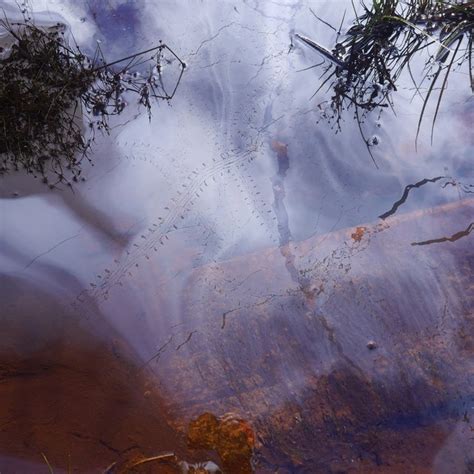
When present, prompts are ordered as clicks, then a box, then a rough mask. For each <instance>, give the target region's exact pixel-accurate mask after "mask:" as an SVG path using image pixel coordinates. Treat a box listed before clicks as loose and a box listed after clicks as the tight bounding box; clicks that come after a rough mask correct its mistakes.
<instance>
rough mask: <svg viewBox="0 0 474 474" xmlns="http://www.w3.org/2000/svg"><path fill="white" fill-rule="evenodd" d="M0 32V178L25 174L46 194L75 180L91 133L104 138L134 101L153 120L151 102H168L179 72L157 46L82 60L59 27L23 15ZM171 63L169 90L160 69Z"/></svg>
mask: <svg viewBox="0 0 474 474" xmlns="http://www.w3.org/2000/svg"><path fill="white" fill-rule="evenodd" d="M2 29H3V30H4V31H5V32H6V34H9V35H11V38H12V45H11V47H10V48H0V104H1V107H0V175H2V174H5V173H7V172H8V171H10V170H12V169H14V170H20V169H24V170H26V171H27V172H28V173H31V174H33V175H34V176H35V177H38V176H40V177H42V178H43V181H44V182H45V183H48V184H49V185H50V186H51V187H54V186H55V185H57V184H58V183H60V182H64V183H67V184H69V185H71V184H72V183H71V181H77V180H78V179H79V178H80V175H81V163H83V160H85V159H86V160H88V161H91V157H90V153H89V152H90V150H91V146H92V144H93V142H94V138H95V134H96V132H98V131H99V132H102V133H109V131H110V124H109V119H110V117H111V116H114V115H120V114H121V113H122V112H123V111H124V109H125V108H126V106H127V104H128V103H129V102H130V101H132V100H133V99H132V97H135V101H136V102H137V103H138V105H139V107H141V108H144V109H145V110H146V111H147V113H148V115H149V117H150V118H151V110H152V103H153V101H154V100H164V101H169V100H171V99H172V98H173V96H174V94H175V92H176V90H177V88H178V85H179V83H180V80H181V77H182V74H183V71H184V67H185V64H184V63H183V62H182V61H181V60H180V59H179V57H178V56H177V55H176V54H175V53H174V52H173V51H172V50H171V49H170V48H169V47H168V46H167V45H166V44H164V43H162V42H160V43H159V44H158V45H157V46H155V47H152V48H150V49H148V50H146V51H141V52H138V53H136V54H133V55H131V56H128V57H124V58H121V59H119V60H117V61H113V62H107V61H106V60H105V57H104V55H103V53H102V50H101V48H100V46H98V47H97V49H96V51H95V54H94V56H93V57H88V56H87V55H86V54H84V53H83V52H82V51H81V49H80V48H79V46H78V45H77V44H74V45H70V44H69V42H68V41H67V39H66V38H67V35H66V34H65V33H66V28H65V26H64V25H62V24H60V23H58V24H57V25H55V26H53V27H49V28H47V27H41V26H37V25H36V24H35V23H34V22H33V21H32V20H31V19H30V18H29V17H28V16H27V15H26V14H24V16H23V21H21V22H15V23H13V22H9V21H8V19H7V18H6V17H5V19H3V20H0V31H1V30H2ZM171 62H177V63H178V66H179V72H178V74H177V80H176V83H175V84H174V86H173V87H172V89H171V90H167V88H166V87H165V85H164V81H163V78H162V67H163V64H166V63H171ZM84 122H86V124H87V125H86V126H85V125H84ZM51 176H53V179H52V180H51Z"/></svg>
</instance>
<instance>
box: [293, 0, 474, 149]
mask: <svg viewBox="0 0 474 474" xmlns="http://www.w3.org/2000/svg"><path fill="white" fill-rule="evenodd" d="M361 5H362V13H359V14H357V13H356V8H355V5H354V4H353V7H354V13H355V16H356V18H355V21H354V24H353V26H352V27H351V28H350V29H349V30H348V31H347V32H346V33H345V34H344V35H342V36H341V29H340V28H339V31H337V33H338V38H341V39H340V40H337V42H336V45H335V47H334V48H333V49H332V51H329V50H327V49H326V48H324V47H323V46H321V45H319V44H318V43H317V42H315V41H313V40H311V39H309V38H306V37H304V36H301V35H297V36H298V38H299V39H300V40H302V41H303V42H304V43H305V44H307V45H309V46H310V47H312V48H313V49H315V50H317V51H318V52H319V53H320V54H321V55H322V56H323V57H324V59H325V60H326V61H325V63H326V66H325V70H324V73H323V76H322V79H323V80H322V83H321V85H320V86H319V88H318V90H317V91H316V93H317V92H318V91H319V90H321V89H322V88H323V87H324V86H325V85H329V88H330V90H331V91H332V96H331V99H330V101H329V102H328V103H329V106H328V107H321V110H323V114H324V117H325V118H326V119H328V120H329V121H335V123H336V126H337V128H338V129H340V127H341V119H342V117H343V112H344V111H346V110H353V111H354V116H355V118H356V120H357V122H358V124H359V127H361V123H362V122H363V119H364V117H365V116H366V115H367V114H368V113H370V112H372V111H376V110H378V111H381V110H383V109H384V108H388V107H393V100H392V93H393V92H394V91H396V90H397V81H398V79H399V78H400V76H401V74H402V73H403V72H404V71H408V74H409V76H410V78H411V81H412V82H413V85H414V89H415V91H416V94H418V95H419V96H420V97H422V100H423V106H422V110H421V113H420V117H419V121H418V129H417V134H416V136H417V138H418V135H419V132H420V127H421V124H422V121H423V116H424V114H425V111H426V106H427V104H428V101H429V100H430V98H431V97H432V95H433V94H434V91H435V86H436V85H437V84H441V86H440V88H439V93H438V98H437V102H436V108H435V113H434V117H433V123H432V138H433V129H434V124H435V122H436V118H437V115H438V112H439V108H440V104H441V100H442V98H443V94H444V91H445V89H446V87H447V80H448V77H449V75H450V73H451V72H452V70H453V66H455V65H458V64H459V65H461V64H463V63H465V62H467V63H468V69H469V80H470V87H471V89H472V91H473V92H474V81H473V70H472V50H473V45H472V42H473V37H472V32H473V28H474V2H473V1H442V0H420V1H413V0H410V1H402V0H374V1H373V2H372V4H371V5H370V6H367V4H366V3H364V1H363V0H361ZM313 14H314V12H313ZM318 20H321V19H319V18H318ZM321 21H323V20H321ZM324 23H325V24H327V25H328V23H326V22H324ZM341 24H342V23H341ZM328 26H330V27H331V28H332V29H333V30H335V31H336V29H335V28H334V27H333V26H332V25H328ZM431 46H432V47H434V50H433V49H432V48H429V47H431ZM428 51H429V52H428ZM425 52H426V53H427V54H426V56H425V58H424V61H425V63H424V71H423V73H422V77H421V78H419V77H415V75H414V74H413V71H412V69H411V67H410V64H411V61H412V60H413V59H414V58H415V57H419V56H420V55H422V54H423V53H425ZM425 81H429V82H430V84H429V86H428V87H427V92H426V93H425V94H423V93H422V90H421V87H422V85H423V84H424V83H425ZM316 93H315V94H316ZM360 131H361V134H362V136H363V138H364V140H365V142H366V145H367V147H368V149H369V152H370V146H371V145H374V144H376V143H373V142H372V141H371V140H368V139H366V138H365V136H364V134H363V131H362V128H360Z"/></svg>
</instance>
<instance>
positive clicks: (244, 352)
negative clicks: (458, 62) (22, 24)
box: [0, 0, 474, 473]
mask: <svg viewBox="0 0 474 474" xmlns="http://www.w3.org/2000/svg"><path fill="white" fill-rule="evenodd" d="M7 3H8V5H7V6H4V5H3V4H2V6H3V7H4V8H6V9H5V11H6V14H7V16H9V15H14V13H13V11H14V8H16V7H14V5H12V4H10V3H9V2H7ZM31 7H32V8H33V11H34V15H35V18H36V19H37V21H38V23H39V22H48V21H53V22H54V21H57V19H58V18H60V19H61V18H62V19H63V21H65V22H66V23H67V24H69V25H70V27H71V32H72V35H73V36H74V37H75V39H76V40H77V42H78V43H79V44H80V45H81V46H82V47H83V48H84V49H85V50H89V51H92V50H93V48H94V47H95V43H96V41H100V42H101V46H102V49H103V50H104V52H105V54H106V55H107V58H108V59H110V60H112V59H115V58H118V57H123V56H126V55H128V54H131V53H133V52H135V51H137V50H141V49H146V48H148V47H150V46H153V45H156V44H158V41H159V40H163V41H164V42H165V43H166V44H168V45H169V46H170V47H171V48H172V49H173V50H174V51H175V52H176V53H177V54H178V56H179V57H180V58H181V59H182V60H183V61H184V62H185V63H186V65H187V67H186V70H185V74H184V76H183V79H182V82H181V83H180V86H179V89H178V92H177V95H176V96H175V97H174V99H173V100H172V101H171V102H170V103H169V105H168V104H165V103H159V104H157V106H156V107H155V108H154V110H153V117H152V120H151V121H149V120H148V117H147V116H146V114H140V115H138V116H136V117H135V115H136V111H135V108H134V107H135V106H134V105H133V104H132V105H131V106H130V108H129V111H128V112H127V114H128V115H127V114H125V115H124V116H122V117H121V118H120V119H118V120H115V122H113V125H114V128H113V130H112V133H111V135H110V136H107V137H102V138H100V139H98V141H97V143H96V146H95V148H94V156H93V162H94V167H90V168H87V169H86V170H85V171H84V173H85V174H86V176H87V180H86V181H85V182H84V183H80V184H77V185H76V186H75V187H74V192H71V191H70V190H69V189H63V190H53V191H51V190H49V189H48V188H46V187H44V186H43V185H41V184H40V183H36V182H35V181H33V180H32V179H31V178H27V177H24V176H22V175H10V176H6V177H2V178H1V181H0V189H1V197H2V199H1V200H0V206H1V207H0V226H1V227H0V232H1V233H0V242H1V244H2V245H1V252H0V269H1V279H2V283H1V286H0V293H1V299H0V301H1V303H0V304H1V318H2V319H1V321H2V333H3V334H2V336H1V340H2V343H1V345H0V353H1V355H2V357H1V359H0V380H1V383H0V397H1V398H2V408H1V412H0V427H1V429H0V439H1V440H2V441H1V443H0V446H1V451H0V469H1V471H2V472H43V471H44V472H46V471H45V466H46V464H45V460H44V458H43V457H42V454H41V453H43V454H44V455H45V456H46V458H47V459H48V462H49V463H50V464H51V465H52V467H53V469H54V472H67V470H68V463H70V466H71V469H72V470H73V472H103V471H104V470H105V469H106V468H107V466H109V465H111V464H112V463H114V462H116V463H120V462H125V461H124V460H127V459H132V458H134V457H135V458H136V457H137V456H138V457H139V456H158V455H161V454H163V453H168V452H173V453H174V454H175V456H176V459H177V460H180V462H181V464H180V466H181V467H180V469H181V470H182V471H183V470H184V471H185V469H188V468H187V467H186V466H188V465H191V464H192V463H199V462H202V463H208V464H207V466H208V472H213V471H212V470H211V469H214V467H212V466H216V465H218V466H221V467H222V466H223V465H224V466H225V465H226V464H225V463H226V462H227V461H226V459H227V460H228V459H229V457H228V453H227V454H226V453H224V452H223V448H219V447H216V446H217V445H215V446H214V445H212V446H211V445H207V446H201V448H203V449H201V450H197V449H195V446H193V445H192V443H190V442H189V439H188V441H186V437H185V435H186V432H187V430H188V425H189V423H190V421H191V420H193V419H196V417H198V416H200V415H203V414H205V413H212V414H214V415H215V416H216V417H217V418H218V419H219V420H222V421H220V423H221V424H222V426H227V425H226V423H228V424H229V423H230V422H229V419H228V417H229V416H230V415H228V414H229V413H232V414H233V415H232V416H233V417H234V421H233V423H234V425H232V426H234V429H235V430H237V432H238V433H240V435H239V436H243V437H244V438H245V442H244V441H242V439H243V438H242V439H241V444H240V447H242V445H245V446H247V444H248V445H249V446H251V447H252V449H253V451H252V452H253V456H252V459H251V461H248V459H247V457H246V454H245V449H244V450H243V451H242V452H240V451H238V449H237V448H235V449H236V450H237V451H236V453H237V454H236V453H233V454H232V456H234V457H235V459H236V460H237V461H235V463H234V464H232V466H233V467H232V468H231V469H230V470H229V472H248V469H249V466H252V468H253V469H254V470H255V471H256V472H279V473H283V472H285V473H286V472H308V473H309V472H311V473H314V472H352V470H353V471H354V472H439V473H448V472H470V471H469V469H472V468H473V465H474V457H472V453H473V452H474V447H473V445H472V429H474V428H473V425H472V416H473V405H474V398H473V397H474V383H473V368H474V367H473V363H472V361H473V358H472V357H473V347H474V346H473V329H474V328H473V319H472V318H473V290H472V287H473V263H474V255H473V250H472V235H471V230H472V225H473V224H472V223H473V221H474V202H473V200H472V198H470V196H471V195H472V194H470V193H471V192H472V189H471V188H470V187H469V185H470V184H471V183H473V182H474V180H473V174H474V171H473V170H474V168H473V167H472V155H473V136H472V97H470V96H469V91H468V90H467V87H466V75H465V71H464V70H463V69H462V68H461V69H460V71H459V72H458V73H454V74H453V76H452V79H451V80H450V82H451V84H450V88H449V94H447V96H446V99H445V101H444V103H443V106H442V109H441V111H440V113H439V117H438V121H437V125H436V130H437V133H436V134H435V140H434V143H433V144H432V145H431V144H430V136H429V135H430V129H429V128H430V127H429V125H426V126H425V127H424V128H423V129H422V135H421V137H420V140H419V145H418V151H417V152H416V151H415V146H414V142H415V131H416V126H417V121H418V117H419V115H418V114H419V110H420V101H419V99H418V98H416V97H415V98H414V99H413V90H411V86H410V84H409V83H408V82H407V83H406V84H402V87H401V88H400V90H399V92H398V93H397V96H396V112H397V115H396V116H394V115H393V114H392V113H391V112H385V113H384V114H383V115H382V117H381V119H380V121H378V123H377V120H376V119H377V117H374V118H373V120H368V121H367V122H366V123H365V124H364V127H365V130H366V133H367V135H368V136H376V137H377V142H378V143H377V144H376V146H374V147H373V148H372V149H373V153H374V157H375V160H376V164H377V166H375V165H374V163H373V161H372V160H371V158H370V156H369V154H368V153H367V149H366V147H365V145H364V143H363V141H362V139H361V137H360V134H359V130H358V127H357V124H356V123H355V122H353V121H352V118H351V117H350V116H348V117H347V118H346V121H345V123H344V124H343V127H342V131H341V132H340V133H338V134H335V131H334V130H333V129H331V126H330V125H328V124H327V123H325V121H324V120H321V121H320V118H321V116H320V109H319V107H318V104H319V103H321V102H322V101H323V100H325V99H327V98H328V95H327V94H326V93H325V91H324V90H323V91H321V92H320V93H319V94H318V95H316V96H315V97H312V95H313V93H314V91H315V90H316V89H317V87H318V85H319V83H320V81H319V76H320V74H321V71H320V69H319V68H312V69H307V68H309V67H310V66H312V65H313V64H316V63H318V62H320V61H321V58H320V57H319V56H318V55H317V54H316V53H315V52H314V51H312V50H311V49H309V48H307V47H305V46H304V45H303V44H302V43H301V42H299V41H298V40H297V39H295V37H294V33H295V32H296V33H300V34H303V35H305V36H307V37H310V38H314V39H316V40H318V41H319V42H321V43H323V44H325V45H326V46H327V47H329V48H330V47H331V46H332V45H333V44H334V42H335V40H336V34H335V32H334V31H332V30H331V29H330V28H328V27H327V26H326V25H324V24H323V23H322V22H320V21H318V20H317V19H316V18H315V17H314V15H313V14H312V13H311V10H310V9H312V10H313V11H314V12H315V13H317V15H318V16H320V17H321V18H324V19H325V20H326V21H328V22H329V23H331V24H334V25H339V23H340V21H341V18H342V16H343V14H344V10H346V9H347V14H346V20H345V21H346V24H347V25H349V22H350V21H351V18H352V10H351V9H352V7H351V2H350V1H345V0H344V1H334V0H331V1H317V2H316V1H275V2H273V1H257V0H248V1H235V2H231V1H224V2H221V1H219V2H217V1H197V0H194V1H184V0H183V1H161V0H143V1H130V0H129V1H123V0H108V1H92V0H91V1H89V2H85V1H84V2H82V1H78V2H68V1H66V0H64V1H59V0H49V1H48V0H41V1H40V0H35V1H33V2H31ZM58 15H59V17H58ZM304 69H306V70H304ZM178 73H179V65H178V64H177V62H176V61H170V63H169V64H168V65H167V67H166V68H165V69H164V73H163V74H164V77H165V80H169V81H170V84H171V83H173V80H174V79H175V78H176V77H177V76H176V75H177V74H178ZM431 113H432V111H431ZM318 121H319V123H317V122H318ZM427 123H428V121H427ZM438 176H443V178H442V179H439V180H434V181H433V182H429V181H428V182H427V183H426V184H423V185H420V186H419V187H414V188H411V189H410V190H409V194H408V197H407V198H406V200H404V202H403V203H402V204H401V205H400V206H399V207H398V208H397V211H396V212H395V213H394V214H393V215H391V216H390V217H388V218H387V219H385V220H382V219H380V218H379V216H381V215H383V214H384V213H386V212H387V211H389V210H390V209H391V208H392V206H394V203H396V202H397V201H399V200H400V199H401V198H402V196H403V193H404V190H405V188H406V186H408V185H411V184H415V183H419V182H420V181H422V180H424V179H433V178H436V177H438ZM226 416H227V418H226ZM239 423H240V424H239ZM199 426H200V429H202V433H201V434H202V437H206V436H208V431H206V430H208V427H207V425H205V424H204V425H203V426H201V425H199ZM229 426H230V425H229ZM243 426H244V427H245V429H244V428H242V427H243ZM196 429H197V428H196ZM209 429H210V428H209ZM223 429H224V428H222V430H223ZM239 430H240V431H239ZM248 430H251V431H252V432H253V438H252V436H251V435H249V434H248ZM206 433H207V434H206ZM242 433H247V435H245V436H244V435H243V434H242ZM222 436H224V435H222ZM229 436H231V435H229ZM235 436H237V435H235V433H234V438H232V439H233V440H234V442H235ZM246 436H247V437H246ZM188 438H189V436H188ZM229 439H230V438H229ZM246 443H247V444H246ZM237 445H239V443H237ZM232 449H233V448H232ZM232 449H231V451H232ZM226 456H227V457H226ZM232 456H231V458H232ZM239 456H240V457H239ZM232 459H234V458H232ZM211 461H212V462H211ZM223 463H224V464H223ZM178 464H179V463H178V461H176V462H175V461H169V463H168V465H167V466H168V467H164V466H165V464H162V463H160V466H161V467H155V465H154V466H153V467H151V465H150V466H149V465H148V464H147V465H146V466H145V464H144V465H143V466H145V467H144V469H145V468H148V467H150V469H161V468H163V469H171V470H172V469H175V470H176V469H178V467H177V466H178ZM117 466H119V464H116V465H114V466H113V467H112V469H114V468H117V469H118V467H117ZM209 466H210V467H209ZM235 466H240V467H239V468H238V469H240V470H238V469H237V468H236V467H235ZM46 467H47V466H46ZM236 469H237V470H236ZM246 469H247V470H246ZM117 472H119V471H117ZM120 472H121V471H120ZM124 472H125V471H124ZM127 472H128V471H127ZM143 472H168V471H165V470H163V471H161V470H157V471H156V470H155V471H145V470H144V471H143ZM169 472H175V471H169ZM176 472H179V471H176Z"/></svg>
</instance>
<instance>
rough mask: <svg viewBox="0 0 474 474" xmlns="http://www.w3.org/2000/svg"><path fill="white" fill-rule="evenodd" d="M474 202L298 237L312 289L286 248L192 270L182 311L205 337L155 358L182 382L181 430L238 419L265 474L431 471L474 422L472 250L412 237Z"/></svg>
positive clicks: (460, 214)
mask: <svg viewBox="0 0 474 474" xmlns="http://www.w3.org/2000/svg"><path fill="white" fill-rule="evenodd" d="M473 210H474V200H473V199H466V200H463V201H460V202H456V203H451V204H448V205H444V206H440V207H438V208H433V209H429V210H426V211H417V212H414V213H409V214H401V215H398V216H391V217H389V218H387V219H386V220H385V221H384V222H382V223H376V224H364V225H363V226H358V227H356V228H355V229H344V230H341V231H338V232H335V233H332V234H330V235H327V236H318V237H315V238H312V239H308V240H306V241H304V242H294V243H290V244H289V245H291V246H292V252H293V253H294V255H295V267H296V268H297V270H298V271H299V272H302V273H303V274H304V275H305V277H306V278H307V281H308V285H309V286H311V287H314V288H315V289H316V288H317V289H318V292H317V293H316V292H315V293H314V295H313V297H309V296H308V292H304V291H302V290H301V288H299V286H298V285H297V284H295V282H294V281H293V280H292V278H291V277H290V276H289V275H288V273H287V272H286V271H285V262H284V259H283V258H282V257H281V252H280V251H279V249H268V250H267V251H265V252H260V253H258V254H251V255H246V256H242V257H238V258H235V259H232V260H229V261H227V262H224V263H221V264H220V265H217V266H216V265H212V266H209V267H202V268H200V269H198V270H196V272H195V275H194V276H193V277H192V278H191V279H190V282H189V286H188V291H187V293H186V294H187V297H188V298H187V302H186V304H187V306H186V309H185V312H186V313H187V314H189V324H190V323H191V321H192V320H193V319H194V320H198V321H199V335H196V337H195V338H193V340H192V341H190V342H189V344H188V345H187V347H186V351H185V353H183V354H181V355H180V358H179V360H177V358H176V357H175V356H176V354H172V353H171V352H169V353H167V354H163V356H162V358H161V360H160V365H159V366H158V367H157V371H158V373H160V374H161V375H162V376H165V377H171V373H174V374H175V382H176V387H180V388H181V389H184V391H181V392H180V393H181V394H182V393H184V394H185V395H184V396H183V397H182V398H181V397H180V396H179V395H178V396H177V397H174V399H173V400H171V399H169V398H168V399H167V403H168V406H169V407H170V409H173V410H174V411H175V412H177V413H178V412H179V413H180V414H181V415H180V416H178V418H177V419H176V420H175V422H176V423H177V425H176V426H180V425H181V426H184V425H185V424H186V419H189V418H194V417H195V416H198V415H199V414H200V413H203V412H210V413H215V414H221V413H225V412H227V411H235V412H237V413H239V414H241V416H242V417H244V418H246V419H247V420H249V421H250V422H251V423H252V425H253V427H254V429H255V433H256V439H257V441H256V466H257V472H308V473H313V472H387V473H388V472H415V473H425V472H433V463H434V462H435V460H437V459H438V457H439V456H442V455H441V454H439V453H440V452H442V449H443V447H444V446H445V444H446V443H447V439H448V437H449V436H450V433H451V432H452V431H453V430H454V429H455V427H456V426H457V425H458V424H459V423H467V422H466V421H463V420H466V419H469V420H470V419H471V418H472V415H470V411H472V409H471V407H472V400H474V366H473V364H472V363H470V361H472V360H473V355H474V353H473V347H474V342H473V341H474V292H473V285H472V282H473V281H474V265H473V262H474V254H473V249H472V245H470V242H469V239H468V238H465V239H459V240H457V241H456V242H447V243H440V244H439V245H438V246H424V247H413V246H411V245H410V244H411V242H413V240H416V239H417V236H419V235H421V234H423V235H426V234H429V233H431V232H433V230H436V229H439V228H443V229H446V232H447V233H449V230H451V229H454V230H456V229H459V228H463V226H464V227H465V225H466V224H465V223H466V222H470V221H471V220H472V215H473ZM361 229H364V230H363V232H362V231H361ZM453 233H454V232H453ZM354 235H355V237H356V238H354ZM359 237H360V239H359ZM257 269H261V271H260V272H259V273H255V271H256V270H257ZM249 275H253V276H252V277H248V276H249ZM244 280H245V283H244V284H242V285H240V286H237V285H235V282H239V281H244ZM203 281H206V284H202V283H200V282H203ZM227 281H232V282H234V283H233V284H232V286H231V287H229V286H228V285H227V284H226V282H227ZM309 286H308V287H309ZM193 291H196V292H198V293H199V298H195V299H193V297H192V294H193ZM200 302H205V304H204V303H203V304H202V306H201V303H200ZM222 314H226V315H227V318H226V324H225V325H224V326H223V325H222V324H221V321H222V319H221V318H222ZM372 340H373V341H375V348H374V350H369V349H368V346H367V344H368V342H369V341H372ZM178 368H179V370H177V369H178ZM197 373H199V376H197ZM174 386H175V385H174V382H171V387H170V389H171V390H173V387H174ZM175 393H177V392H175ZM465 412H466V413H467V415H466V416H464V414H465ZM180 420H181V421H180ZM470 423H471V422H470ZM471 428H473V429H474V427H472V425H471ZM463 442H464V443H466V444H468V443H472V441H469V440H468V439H467V438H465V439H464V441H463ZM466 452H469V449H468V448H466ZM471 461H472V459H470V458H469V455H467V454H466V460H465V462H466V463H469V462H471ZM436 462H438V461H436ZM462 462H464V461H462ZM466 465H467V464H466ZM438 472H439V471H438Z"/></svg>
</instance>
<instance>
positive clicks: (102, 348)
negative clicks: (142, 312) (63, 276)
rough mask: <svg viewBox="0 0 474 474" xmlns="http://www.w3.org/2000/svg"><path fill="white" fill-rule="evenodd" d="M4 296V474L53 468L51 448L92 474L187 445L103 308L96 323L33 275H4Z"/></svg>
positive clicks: (62, 464)
mask: <svg viewBox="0 0 474 474" xmlns="http://www.w3.org/2000/svg"><path fill="white" fill-rule="evenodd" d="M0 294H1V301H2V315H1V324H2V331H1V332H0V348H1V349H0V470H1V472H2V473H6V474H8V473H17V472H43V471H45V467H46V465H45V463H44V459H43V457H42V454H41V453H44V455H45V456H46V457H47V459H48V462H49V463H50V464H51V466H52V467H53V469H64V470H67V469H68V466H70V468H71V472H81V473H82V472H104V470H105V468H106V467H107V466H109V465H110V464H112V463H113V462H117V461H121V460H123V459H127V460H128V459H135V458H136V457H137V456H141V457H145V456H156V455H158V454H160V453H163V452H167V451H170V450H173V451H175V452H177V453H180V452H182V448H183V446H184V440H181V439H180V437H179V436H178V435H177V434H176V433H175V432H174V431H173V430H172V429H171V428H170V427H169V419H170V417H169V414H168V413H167V412H166V410H165V409H164V406H163V402H162V400H161V398H160V394H159V392H158V391H157V390H156V388H155V387H154V383H153V381H152V380H148V379H147V378H146V377H145V376H144V375H142V374H139V375H138V376H137V375H136V367H137V365H138V360H137V358H136V355H135V354H134V352H133V351H132V350H131V348H130V347H128V346H127V344H126V343H125V342H124V341H123V339H122V338H121V337H120V336H119V335H118V334H117V333H116V332H115V331H114V330H113V329H112V328H111V327H109V326H108V325H107V323H106V322H105V321H104V320H103V319H102V317H101V314H100V312H99V311H98V310H97V309H96V311H95V313H94V315H95V318H96V319H95V320H94V321H93V323H92V324H90V327H88V326H87V324H86V323H85V322H84V321H80V320H78V318H77V315H76V314H74V313H73V312H72V311H70V310H68V308H67V306H66V305H63V304H61V303H60V302H59V301H58V299H57V295H52V294H48V291H47V290H45V289H41V288H40V287H39V286H37V285H35V284H32V283H30V282H28V281H26V280H23V279H19V278H13V277H11V278H9V277H5V276H3V277H2V279H1V285H0ZM25 461H27V462H28V463H30V464H29V465H31V466H36V467H31V468H28V469H27V470H26V471H25V470H24V469H25V468H24V467H19V466H23V465H22V464H21V463H22V462H25ZM30 469H31V470H30ZM137 472H138V471H137ZM140 472H147V471H140ZM153 472H157V471H156V470H155V471H153ZM159 472H161V471H159ZM163 472H169V471H163ZM175 472H176V471H175Z"/></svg>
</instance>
